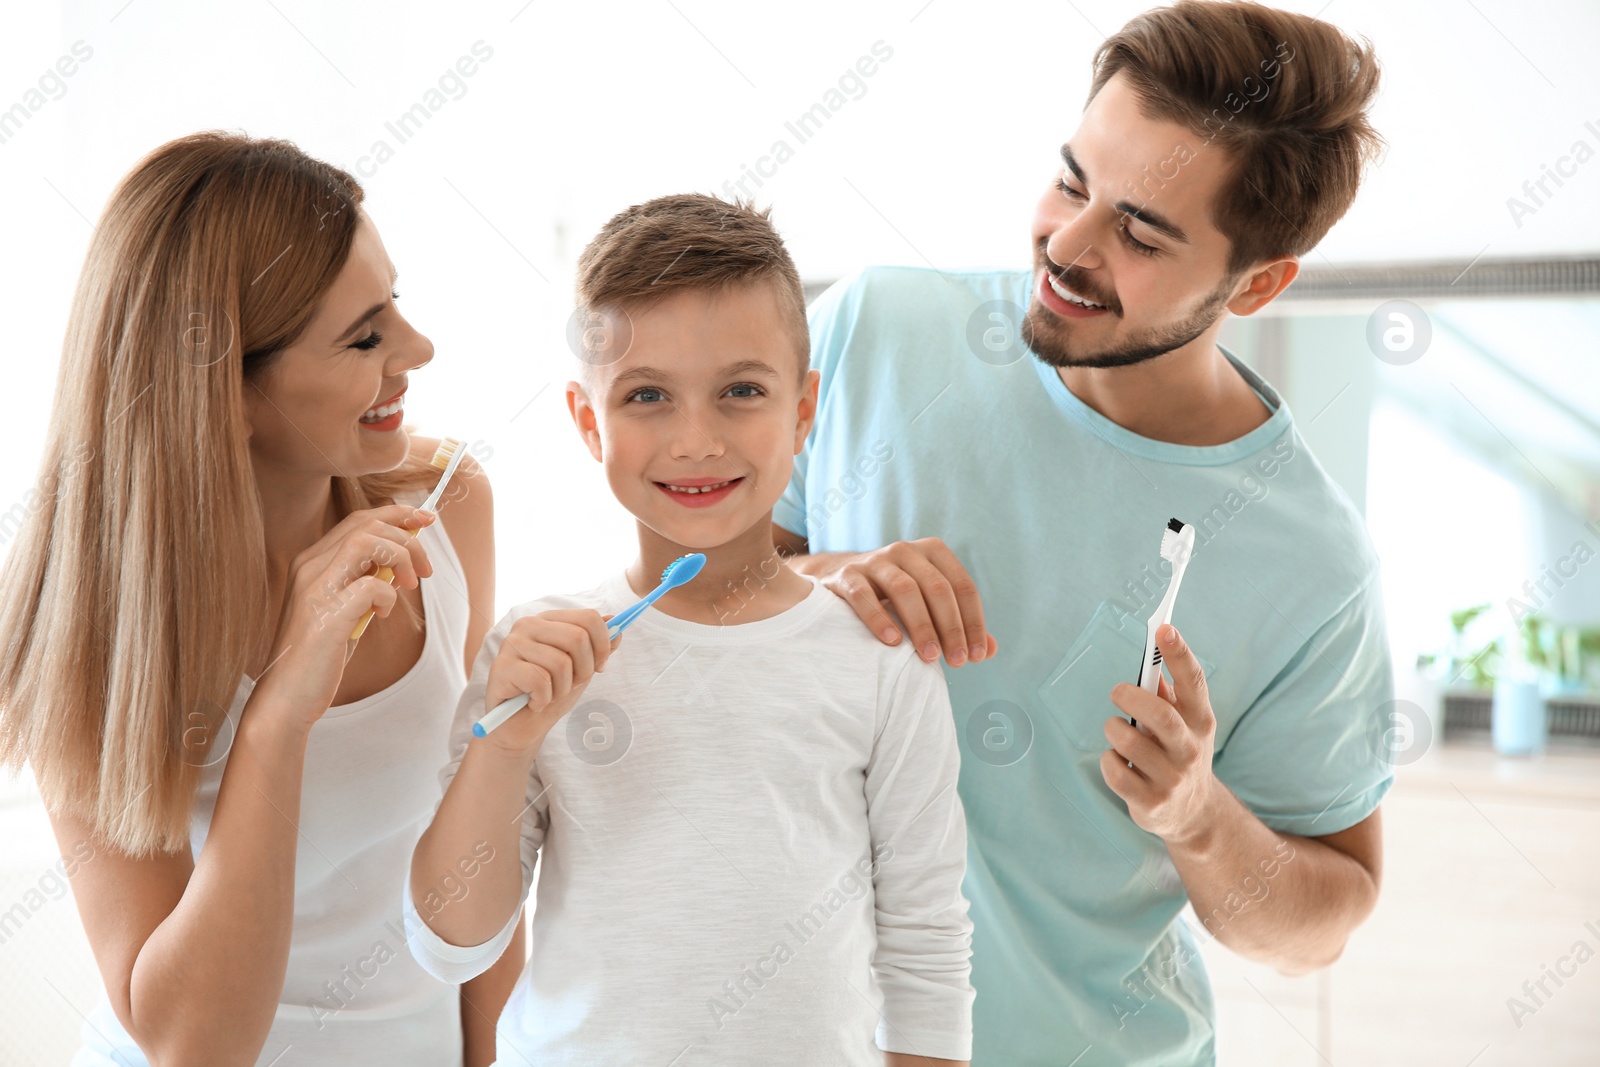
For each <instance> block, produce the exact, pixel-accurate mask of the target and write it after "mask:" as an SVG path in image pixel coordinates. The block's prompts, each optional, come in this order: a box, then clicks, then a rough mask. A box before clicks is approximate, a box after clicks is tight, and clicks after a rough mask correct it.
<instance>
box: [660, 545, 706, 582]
mask: <svg viewBox="0 0 1600 1067" xmlns="http://www.w3.org/2000/svg"><path fill="white" fill-rule="evenodd" d="M705 565H706V557H705V556H704V555H703V554H702V553H699V552H691V553H689V554H688V555H687V556H679V557H678V558H677V559H675V560H673V561H672V562H671V563H669V564H667V566H666V568H665V569H664V570H663V571H662V572H661V580H662V581H664V582H671V583H672V585H673V587H674V588H676V587H677V586H680V585H683V584H684V583H686V582H688V581H690V580H691V579H693V578H694V576H695V575H697V574H699V573H700V568H701V567H704V566H705Z"/></svg>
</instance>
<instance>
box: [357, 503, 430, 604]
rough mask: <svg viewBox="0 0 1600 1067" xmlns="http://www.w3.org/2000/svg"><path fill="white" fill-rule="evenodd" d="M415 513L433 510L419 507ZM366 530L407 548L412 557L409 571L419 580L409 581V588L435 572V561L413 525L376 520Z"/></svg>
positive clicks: (420, 513)
mask: <svg viewBox="0 0 1600 1067" xmlns="http://www.w3.org/2000/svg"><path fill="white" fill-rule="evenodd" d="M415 514H416V515H430V514H431V512H426V511H422V510H420V509H418V510H416V511H415ZM424 525H426V524H424ZM366 530H367V532H368V533H370V534H372V535H373V536H376V537H382V538H384V539H385V540H389V541H393V542H394V543H395V544H397V545H399V546H400V547H401V548H403V549H405V550H406V553H407V554H408V555H409V556H410V557H411V566H410V568H409V573H410V574H412V575H413V576H414V577H416V578H417V579H418V580H417V581H414V582H411V583H409V584H408V585H407V588H412V587H415V586H416V585H418V584H420V579H422V578H427V577H430V576H431V575H432V574H433V561H431V560H430V559H428V550H427V549H426V548H424V547H423V546H422V541H421V540H420V539H419V538H417V537H416V536H415V534H414V533H413V527H401V526H396V525H394V524H392V523H387V522H379V521H376V520H374V521H373V522H371V523H370V524H369V525H368V526H367V527H366ZM397 573H398V572H397Z"/></svg>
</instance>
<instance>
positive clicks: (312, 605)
mask: <svg viewBox="0 0 1600 1067" xmlns="http://www.w3.org/2000/svg"><path fill="white" fill-rule="evenodd" d="M434 518H435V516H434V514H433V513H432V512H427V511H423V510H422V509H420V508H414V507H411V506H409V505H406V504H391V505H389V506H387V507H381V508H371V509H369V510H366V511H357V512H352V513H351V514H350V515H347V516H345V518H344V519H343V520H341V521H340V522H339V524H338V525H336V526H335V527H334V528H333V529H331V530H329V531H328V532H327V533H326V534H324V535H323V536H322V538H321V539H320V540H318V541H317V542H316V543H315V544H313V545H312V546H311V547H310V548H308V549H306V550H305V551H304V552H302V553H300V555H298V556H296V557H295V560H294V562H293V563H292V564H291V565H290V567H289V576H288V583H287V587H286V589H285V592H284V597H283V604H282V607H281V608H280V610H279V614H278V629H277V634H276V636H275V637H274V639H273V642H272V651H271V655H270V656H269V658H268V660H267V667H266V669H265V670H264V671H263V672H262V675H261V678H260V679H258V689H259V688H261V687H263V686H265V687H269V688H270V689H271V690H272V692H273V694H274V695H275V697H276V698H277V699H275V700H273V701H272V702H271V704H272V706H277V707H285V708H290V709H294V711H295V712H297V713H298V714H299V715H301V716H303V718H302V719H301V720H300V723H301V725H303V726H305V727H307V728H309V727H310V726H312V725H313V724H315V723H316V721H317V720H318V719H320V718H322V715H323V713H324V712H326V711H327V710H328V707H329V705H331V704H332V703H333V698H334V695H335V694H336V693H338V691H339V681H340V679H341V678H343V677H344V666H345V663H346V662H347V661H348V660H349V658H350V653H352V652H353V651H355V646H356V643H355V642H354V641H352V640H350V633H351V631H352V630H354V629H355V627H356V623H358V622H359V621H360V620H361V616H362V615H364V614H366V612H367V609H369V608H370V609H372V611H373V612H374V613H375V614H377V616H378V617H379V618H387V617H388V615H389V613H390V612H391V611H393V610H394V607H395V604H396V603H398V601H399V599H400V590H401V589H415V588H416V587H417V586H418V585H419V584H420V583H421V580H422V579H423V578H426V577H428V576H429V575H431V574H432V573H433V564H432V563H430V562H429V561H428V553H427V551H426V550H425V549H424V548H423V547H422V544H421V542H420V541H418V540H417V538H415V537H413V536H412V535H411V531H412V530H416V529H421V528H422V527H424V526H427V525H428V524H430V523H432V522H433V521H434ZM385 565H386V566H388V567H389V568H390V569H391V570H393V571H394V583H393V584H390V583H388V582H385V581H382V580H381V579H379V578H378V577H377V574H376V572H377V570H378V568H379V567H380V566H385Z"/></svg>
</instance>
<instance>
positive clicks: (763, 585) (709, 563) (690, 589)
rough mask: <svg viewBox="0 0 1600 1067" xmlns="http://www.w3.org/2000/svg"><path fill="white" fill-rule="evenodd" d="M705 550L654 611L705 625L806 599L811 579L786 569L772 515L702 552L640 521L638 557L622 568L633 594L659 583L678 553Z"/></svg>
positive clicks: (768, 613) (765, 614) (766, 614)
mask: <svg viewBox="0 0 1600 1067" xmlns="http://www.w3.org/2000/svg"><path fill="white" fill-rule="evenodd" d="M697 551H704V553H705V557H706V563H705V566H704V567H703V568H702V569H701V571H700V573H699V574H698V575H696V576H695V577H694V579H693V580H692V581H690V582H689V584H687V585H684V586H680V587H678V588H677V589H674V590H672V591H671V592H668V593H665V594H663V595H662V597H661V599H660V600H658V601H656V602H655V606H654V607H653V608H652V610H655V611H661V612H664V613H666V614H667V615H670V616H672V617H673V618H675V619H683V620H685V621H688V622H698V623H705V624H707V625H737V624H739V623H745V622H759V621H760V620H762V619H769V618H771V617H772V616H774V615H777V614H780V613H781V612H784V611H787V610H788V609H789V608H792V607H794V606H795V605H796V604H798V603H799V602H800V601H802V600H804V599H805V598H806V595H807V594H809V593H810V592H811V583H810V581H808V580H807V579H805V578H803V577H802V576H800V575H799V574H796V573H795V572H794V571H792V570H790V569H789V567H788V565H787V564H785V563H784V562H783V559H782V557H781V556H779V555H778V551H777V549H776V547H775V546H774V545H773V543H772V518H771V515H770V513H769V514H768V515H767V516H766V517H765V518H763V519H762V521H760V522H757V523H756V524H755V525H753V526H751V527H750V529H748V530H746V531H745V532H744V533H742V534H740V535H739V536H738V537H736V538H734V539H733V540H732V541H729V542H727V543H726V544H722V545H718V546H717V547H715V548H707V549H704V550H701V549H694V548H686V547H684V546H682V545H678V544H675V543H673V542H671V541H669V540H667V539H666V538H664V537H662V536H661V535H660V534H658V533H656V532H655V531H654V530H652V529H651V528H650V527H648V526H646V525H644V524H643V523H639V557H638V558H637V559H635V560H634V561H633V563H632V564H631V565H629V567H628V570H627V572H626V574H627V579H628V584H629V585H630V586H631V587H632V589H633V591H634V593H635V595H637V596H641V597H642V596H644V595H646V594H647V593H649V592H650V591H651V590H653V589H655V587H656V586H658V585H660V584H661V574H662V572H663V571H664V570H666V568H667V567H668V566H670V565H671V564H672V562H673V561H674V560H676V559H677V558H678V557H679V556H685V555H688V554H690V553H691V552H697Z"/></svg>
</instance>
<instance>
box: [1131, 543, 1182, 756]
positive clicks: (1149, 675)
mask: <svg viewBox="0 0 1600 1067" xmlns="http://www.w3.org/2000/svg"><path fill="white" fill-rule="evenodd" d="M1192 555H1194V527H1193V526H1190V525H1189V524H1188V523H1185V522H1179V521H1178V520H1177V519H1173V520H1171V521H1170V522H1168V523H1167V528H1166V529H1165V530H1162V531H1161V558H1162V559H1164V560H1166V561H1167V562H1168V563H1170V564H1172V581H1170V582H1168V583H1167V592H1166V595H1165V596H1163V597H1162V598H1161V603H1159V604H1157V605H1156V610H1155V613H1154V614H1152V615H1151V616H1150V621H1149V622H1148V623H1146V624H1145V628H1144V658H1143V659H1141V660H1140V661H1139V688H1140V689H1143V690H1145V691H1147V692H1150V693H1159V692H1160V687H1161V650H1160V649H1159V648H1157V647H1156V631H1157V630H1159V629H1161V627H1162V626H1163V625H1164V624H1166V623H1169V622H1171V621H1172V605H1173V604H1174V603H1175V602H1176V601H1177V599H1178V583H1180V582H1182V581H1183V572H1184V570H1185V568H1187V567H1188V566H1189V557H1190V556H1192ZM1128 721H1129V722H1130V723H1132V724H1133V725H1134V726H1138V725H1139V720H1138V719H1135V718H1133V717H1132V716H1130V717H1129V719H1128ZM1130 766H1131V764H1130Z"/></svg>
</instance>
